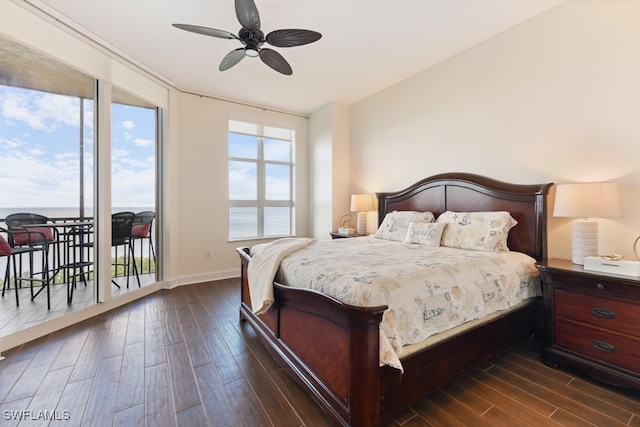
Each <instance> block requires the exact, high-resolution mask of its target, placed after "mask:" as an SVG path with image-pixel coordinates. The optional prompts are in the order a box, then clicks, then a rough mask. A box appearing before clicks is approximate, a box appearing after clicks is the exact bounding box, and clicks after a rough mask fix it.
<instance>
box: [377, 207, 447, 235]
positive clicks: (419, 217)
mask: <svg viewBox="0 0 640 427" xmlns="http://www.w3.org/2000/svg"><path fill="white" fill-rule="evenodd" d="M434 221H435V217H434V216H433V214H432V213H431V212H416V211H393V212H389V213H387V215H386V216H385V217H384V219H383V220H382V224H380V228H378V231H376V234H374V235H373V237H376V238H378V239H385V240H393V241H396V242H402V241H403V240H404V238H405V236H406V235H407V229H408V228H409V223H410V222H416V223H417V222H434Z"/></svg>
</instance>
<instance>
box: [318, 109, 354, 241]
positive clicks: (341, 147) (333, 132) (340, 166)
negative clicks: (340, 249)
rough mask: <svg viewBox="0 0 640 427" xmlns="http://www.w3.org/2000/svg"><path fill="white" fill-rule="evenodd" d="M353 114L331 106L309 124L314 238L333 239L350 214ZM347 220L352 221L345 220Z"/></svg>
mask: <svg viewBox="0 0 640 427" xmlns="http://www.w3.org/2000/svg"><path fill="white" fill-rule="evenodd" d="M348 113H349V110H348V107H347V106H345V105H341V104H335V103H332V104H327V105H326V106H324V107H323V108H321V109H320V110H318V111H316V112H314V113H313V114H312V115H311V119H310V123H309V141H310V144H311V147H310V151H309V153H310V160H309V161H310V164H311V176H310V181H311V207H310V208H311V212H312V215H310V216H309V223H310V229H311V236H312V237H314V238H316V239H329V237H330V236H329V232H330V231H332V230H334V231H335V230H337V229H338V227H339V226H340V225H341V222H340V219H341V218H342V217H343V216H344V215H348V214H349V203H350V196H351V194H350V187H349V114H348ZM344 219H345V220H347V219H348V218H347V217H345V218H344Z"/></svg>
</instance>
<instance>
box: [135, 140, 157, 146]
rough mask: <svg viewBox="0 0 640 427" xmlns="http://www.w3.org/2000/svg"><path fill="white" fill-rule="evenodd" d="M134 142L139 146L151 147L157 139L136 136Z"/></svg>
mask: <svg viewBox="0 0 640 427" xmlns="http://www.w3.org/2000/svg"><path fill="white" fill-rule="evenodd" d="M133 142H134V143H135V144H136V145H137V146H138V147H149V146H153V145H154V144H155V141H154V140H152V139H144V138H136V139H134V140H133Z"/></svg>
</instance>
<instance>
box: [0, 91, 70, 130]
mask: <svg viewBox="0 0 640 427" xmlns="http://www.w3.org/2000/svg"><path fill="white" fill-rule="evenodd" d="M78 108H79V103H78V99H77V98H73V97H69V96H63V95H56V94H51V93H40V92H35V91H24V90H23V91H20V92H15V91H8V90H7V91H3V92H2V97H0V109H1V110H0V114H1V115H2V116H3V117H5V118H6V119H7V120H11V121H17V122H23V123H26V124H28V125H29V127H31V128H32V129H36V130H41V131H48V132H50V131H53V130H55V129H56V128H58V127H59V126H60V125H67V126H78V125H79V123H80V117H79V111H78Z"/></svg>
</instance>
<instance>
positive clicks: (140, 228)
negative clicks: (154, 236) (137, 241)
mask: <svg viewBox="0 0 640 427" xmlns="http://www.w3.org/2000/svg"><path fill="white" fill-rule="evenodd" d="M150 231H151V223H150V222H149V223H147V224H134V225H133V227H131V237H140V238H142V239H146V238H147V237H149V232H150Z"/></svg>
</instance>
